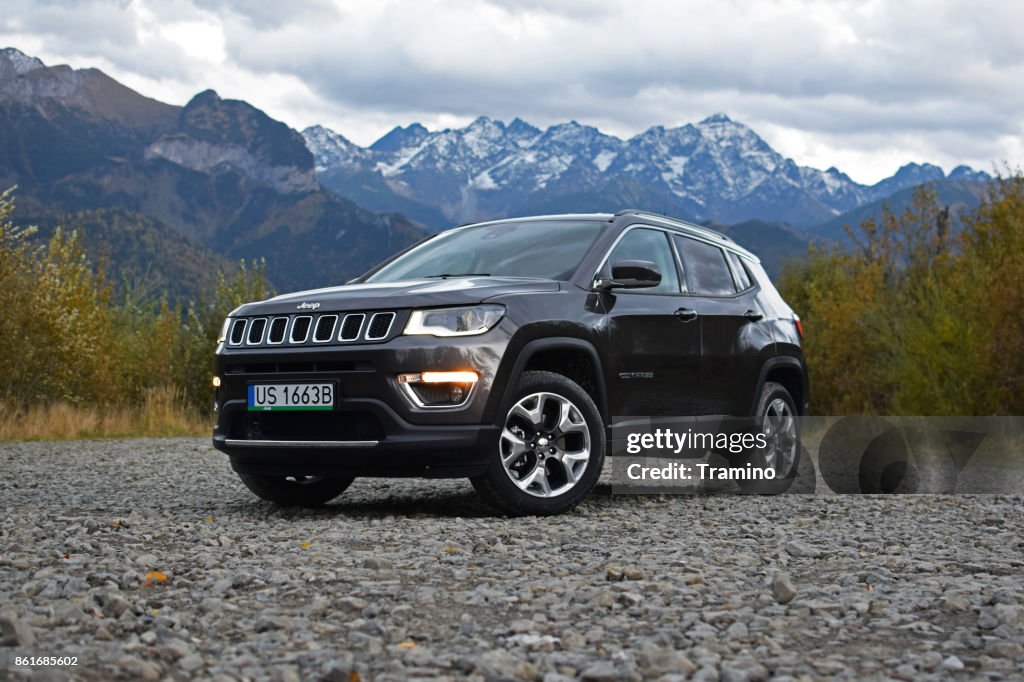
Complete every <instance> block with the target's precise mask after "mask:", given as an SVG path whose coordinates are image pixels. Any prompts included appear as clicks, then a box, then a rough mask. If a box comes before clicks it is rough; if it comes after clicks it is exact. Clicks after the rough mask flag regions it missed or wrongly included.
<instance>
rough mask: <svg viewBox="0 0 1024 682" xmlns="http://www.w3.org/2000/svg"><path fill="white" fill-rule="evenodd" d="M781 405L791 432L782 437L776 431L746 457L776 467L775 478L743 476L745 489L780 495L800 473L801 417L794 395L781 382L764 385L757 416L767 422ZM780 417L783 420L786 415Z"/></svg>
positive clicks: (756, 464) (754, 463)
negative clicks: (766, 442)
mask: <svg viewBox="0 0 1024 682" xmlns="http://www.w3.org/2000/svg"><path fill="white" fill-rule="evenodd" d="M780 405H782V406H784V409H785V411H786V413H788V416H789V417H790V418H791V419H792V434H791V435H786V436H784V437H783V436H781V435H779V434H774V432H773V436H774V440H770V444H769V447H768V448H758V449H756V450H754V452H753V453H752V455H750V456H749V457H748V458H747V459H746V460H745V461H746V462H749V463H750V464H751V465H752V466H753V467H755V468H758V469H772V470H774V472H775V478H774V479H771V480H769V479H760V480H757V479H748V480H740V481H738V483H739V487H740V489H741V490H742V491H743V492H746V493H755V494H762V495H778V494H780V493H784V492H786V491H787V490H789V487H790V486H791V485H793V481H794V480H795V479H796V477H797V469H798V468H799V465H800V450H801V447H800V419H799V416H798V413H797V411H796V403H795V402H794V401H793V396H791V395H790V394H789V391H787V390H786V387H785V386H783V385H782V384H776V383H775V382H772V381H769V382H766V383H765V385H764V388H762V389H761V398H760V399H759V400H758V401H757V411H756V412H755V413H754V417H755V419H758V420H765V422H767V421H768V420H769V419H771V418H772V417H773V415H776V414H778V408H779V406H780ZM779 421H784V419H780V420H779ZM759 423H760V422H759ZM776 423H778V422H776ZM773 447H774V450H773ZM773 452H774V455H772V454H771V453H773Z"/></svg>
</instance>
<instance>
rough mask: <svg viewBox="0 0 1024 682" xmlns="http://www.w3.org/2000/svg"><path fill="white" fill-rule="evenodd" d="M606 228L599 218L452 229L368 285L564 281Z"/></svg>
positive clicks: (372, 278) (370, 279)
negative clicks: (447, 279) (483, 278)
mask: <svg viewBox="0 0 1024 682" xmlns="http://www.w3.org/2000/svg"><path fill="white" fill-rule="evenodd" d="M607 225H608V223H607V222H605V221H600V220H530V221H523V222H519V223H517V222H507V223H494V224H490V225H479V226H475V227H466V228H462V229H456V230H451V231H449V232H443V233H441V234H439V235H437V236H436V237H434V238H433V239H431V240H430V241H427V242H424V243H423V244H421V245H420V246H417V247H416V248H414V249H412V250H411V251H409V252H408V253H406V254H405V255H403V256H399V257H398V258H397V259H395V260H394V261H392V262H391V263H389V264H387V265H385V266H384V267H383V268H381V269H380V270H379V271H377V272H375V273H374V274H372V275H370V276H369V277H367V278H366V280H365V281H367V282H399V281H402V280H407V279H419V278H421V277H443V276H451V277H455V276H459V275H493V276H496V277H497V276H505V277H542V278H545V279H560V280H566V279H569V278H570V277H571V276H572V274H573V273H574V272H575V271H576V268H577V267H579V264H580V261H581V260H583V256H584V254H586V253H587V251H588V250H589V249H590V246H591V244H593V243H594V240H595V239H597V235H598V234H600V232H601V228H602V227H605V226H607Z"/></svg>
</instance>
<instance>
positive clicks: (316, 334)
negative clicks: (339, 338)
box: [313, 314, 338, 343]
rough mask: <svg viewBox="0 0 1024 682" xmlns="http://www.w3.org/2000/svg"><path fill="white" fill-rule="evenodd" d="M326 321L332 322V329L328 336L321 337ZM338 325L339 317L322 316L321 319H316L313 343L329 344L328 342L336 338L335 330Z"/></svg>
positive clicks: (329, 330) (328, 331)
mask: <svg viewBox="0 0 1024 682" xmlns="http://www.w3.org/2000/svg"><path fill="white" fill-rule="evenodd" d="M326 320H330V321H331V328H330V329H328V330H327V333H326V334H324V335H322V336H321V334H320V329H321V325H323V324H324V322H325V321H326ZM337 324H338V316H337V315H333V314H332V315H321V316H320V317H318V318H316V325H314V327H313V343H327V342H328V341H330V340H331V339H333V338H334V328H335V327H336V326H337Z"/></svg>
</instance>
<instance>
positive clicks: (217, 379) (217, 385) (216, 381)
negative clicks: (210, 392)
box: [213, 377, 220, 388]
mask: <svg viewBox="0 0 1024 682" xmlns="http://www.w3.org/2000/svg"><path fill="white" fill-rule="evenodd" d="M213 387H214V388H220V377H214V378H213Z"/></svg>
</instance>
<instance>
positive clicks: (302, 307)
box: [296, 303, 320, 310]
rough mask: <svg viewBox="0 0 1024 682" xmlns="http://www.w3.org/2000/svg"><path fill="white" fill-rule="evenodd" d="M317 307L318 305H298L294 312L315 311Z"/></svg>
mask: <svg viewBox="0 0 1024 682" xmlns="http://www.w3.org/2000/svg"><path fill="white" fill-rule="evenodd" d="M319 307H320V304H319V303H300V304H299V305H297V306H296V310H316V309H317V308H319Z"/></svg>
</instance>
